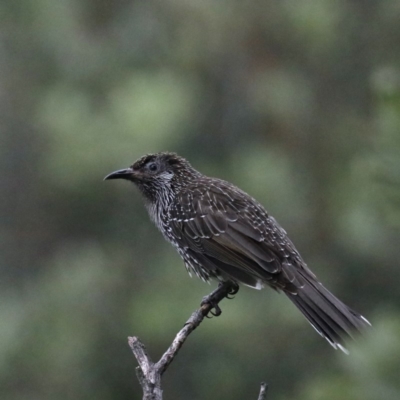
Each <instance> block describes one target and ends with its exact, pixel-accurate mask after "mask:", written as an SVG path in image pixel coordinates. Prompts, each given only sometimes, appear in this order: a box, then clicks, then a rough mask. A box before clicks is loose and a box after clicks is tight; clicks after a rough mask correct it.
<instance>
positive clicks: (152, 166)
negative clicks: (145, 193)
mask: <svg viewBox="0 0 400 400" xmlns="http://www.w3.org/2000/svg"><path fill="white" fill-rule="evenodd" d="M147 168H148V169H149V171H151V172H156V171H157V169H158V166H157V164H156V163H151V164H149V165H148V167H147Z"/></svg>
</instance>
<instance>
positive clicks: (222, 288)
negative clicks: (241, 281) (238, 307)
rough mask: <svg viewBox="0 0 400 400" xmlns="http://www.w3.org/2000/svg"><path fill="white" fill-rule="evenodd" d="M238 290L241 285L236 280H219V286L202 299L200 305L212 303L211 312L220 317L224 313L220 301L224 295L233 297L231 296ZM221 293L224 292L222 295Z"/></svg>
mask: <svg viewBox="0 0 400 400" xmlns="http://www.w3.org/2000/svg"><path fill="white" fill-rule="evenodd" d="M238 291H239V285H238V284H237V283H235V282H231V281H226V282H219V284H218V287H217V288H216V289H215V290H214V291H213V292H212V293H210V294H209V295H207V296H204V297H203V300H202V301H201V303H200V305H201V306H203V305H204V304H210V305H211V306H212V309H211V311H210V313H211V314H212V315H214V316H215V317H218V316H219V315H221V313H222V311H221V308H220V307H219V305H218V303H219V302H220V301H221V300H222V299H223V298H224V297H226V298H228V299H232V298H233V297H230V296H233V295H235V294H236V293H237V292H238ZM221 294H223V296H222V297H221ZM212 310H214V311H212Z"/></svg>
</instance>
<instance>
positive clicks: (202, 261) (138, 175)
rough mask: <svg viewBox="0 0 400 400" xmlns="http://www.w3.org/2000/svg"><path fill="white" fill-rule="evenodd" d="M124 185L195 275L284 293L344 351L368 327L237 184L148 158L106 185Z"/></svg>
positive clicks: (173, 159)
mask: <svg viewBox="0 0 400 400" xmlns="http://www.w3.org/2000/svg"><path fill="white" fill-rule="evenodd" d="M117 178H123V179H127V180H130V181H132V182H133V183H135V184H136V185H137V186H138V188H139V189H140V191H141V193H142V194H143V197H144V199H145V204H146V207H147V209H148V212H149V215H150V217H151V219H152V220H153V221H154V222H155V224H156V225H157V227H158V228H159V230H160V231H161V232H162V234H163V235H164V237H165V238H166V239H167V240H168V241H169V242H171V243H172V244H173V246H175V248H176V249H177V251H178V253H179V254H180V256H181V257H182V258H183V260H184V263H185V266H186V268H187V270H188V271H189V273H191V272H194V273H195V274H196V275H197V276H198V277H199V278H201V279H203V280H204V281H209V280H210V279H211V278H216V279H218V280H220V281H232V282H235V283H243V284H245V285H247V286H250V287H253V288H256V289H261V288H262V287H264V286H265V285H267V286H270V287H272V288H273V289H275V290H279V291H283V292H284V293H285V294H286V295H287V296H288V297H289V299H290V300H291V301H292V302H293V303H294V304H295V305H296V306H297V307H298V308H299V310H300V311H301V312H302V313H303V315H304V316H305V317H306V318H307V320H308V321H309V322H310V323H311V325H312V326H313V327H314V328H315V329H316V330H317V332H318V333H320V334H321V335H322V336H323V337H325V338H326V339H327V340H328V342H329V343H330V344H331V345H332V346H333V347H335V348H340V349H341V350H343V351H346V350H345V348H344V341H345V340H346V339H347V338H349V337H352V336H353V333H355V332H358V331H361V330H363V329H364V328H365V327H366V326H367V325H369V322H368V321H367V320H366V319H365V318H364V317H362V316H361V315H360V314H358V313H356V312H354V311H353V310H351V309H350V308H349V307H347V306H346V305H345V304H344V303H342V302H341V301H340V300H339V299H337V298H336V297H335V296H334V295H333V294H331V293H330V292H329V291H328V290H327V289H326V288H325V287H324V286H323V285H322V284H321V283H320V282H319V281H318V280H317V278H316V276H315V275H314V274H313V273H312V272H311V271H310V269H309V268H308V267H307V265H306V263H305V262H304V261H303V259H302V257H301V256H300V254H299V252H298V251H297V250H296V248H295V247H294V245H293V243H292V242H291V241H290V239H289V238H288V236H287V234H286V232H285V231H284V230H283V229H282V228H281V227H280V226H279V224H278V223H277V222H276V221H275V219H274V218H273V217H271V216H270V215H268V213H267V211H266V210H265V209H264V207H263V206H262V205H261V204H260V203H258V202H257V201H256V200H255V199H253V198H252V197H250V196H249V195H248V194H247V193H245V192H243V191H242V190H240V189H239V188H237V187H236V186H234V185H232V184H231V183H228V182H226V181H223V180H221V179H216V178H210V177H207V176H205V175H202V174H201V173H200V172H198V171H196V170H195V169H194V168H193V167H192V166H191V165H190V164H189V162H188V161H187V160H185V159H184V158H182V157H180V156H178V155H176V154H174V153H158V154H150V155H146V156H144V157H142V158H141V159H139V160H138V161H136V162H135V163H134V164H133V165H132V166H131V167H130V168H128V169H124V170H120V171H116V172H114V173H112V174H110V175H108V176H107V177H106V178H105V179H117Z"/></svg>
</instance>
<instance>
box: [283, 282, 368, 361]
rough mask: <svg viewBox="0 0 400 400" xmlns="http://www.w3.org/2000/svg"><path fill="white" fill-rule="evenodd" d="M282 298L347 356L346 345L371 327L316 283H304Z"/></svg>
mask: <svg viewBox="0 0 400 400" xmlns="http://www.w3.org/2000/svg"><path fill="white" fill-rule="evenodd" d="M285 294H286V295H287V296H288V297H289V299H290V300H291V301H292V302H293V303H294V304H295V305H296V307H297V308H298V309H299V310H300V311H301V312H302V313H303V315H304V316H305V317H306V318H307V320H308V322H309V323H310V324H311V325H312V326H313V327H314V329H315V330H316V331H317V332H318V333H319V334H320V335H321V336H323V337H324V338H325V339H326V340H327V341H328V342H329V343H330V344H331V345H332V346H333V347H334V348H335V349H338V348H339V349H340V350H342V351H343V352H345V353H346V354H348V351H347V349H346V348H345V347H344V343H345V341H346V340H347V339H349V338H351V339H352V338H353V335H354V334H357V333H358V332H361V331H363V330H364V329H365V328H366V327H368V326H370V325H371V324H370V323H369V322H368V321H367V319H365V318H364V317H363V316H362V315H360V314H358V313H356V312H355V311H353V310H352V309H351V308H349V307H347V306H346V305H345V304H344V303H342V302H341V301H340V300H339V299H338V298H336V297H335V296H334V295H333V294H332V293H331V292H329V290H328V289H326V288H325V287H324V286H323V285H322V284H321V283H319V282H317V281H316V280H314V281H313V280H311V279H307V280H306V281H305V282H304V286H303V287H302V288H299V289H298V290H297V294H293V293H289V292H285Z"/></svg>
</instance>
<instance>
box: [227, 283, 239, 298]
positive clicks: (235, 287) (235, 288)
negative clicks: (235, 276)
mask: <svg viewBox="0 0 400 400" xmlns="http://www.w3.org/2000/svg"><path fill="white" fill-rule="evenodd" d="M238 291H239V285H238V284H234V285H232V286H231V290H230V291H229V293H228V294H227V295H226V298H227V299H229V300H232V299H233V298H234V297H235V294H236V293H237V292H238Z"/></svg>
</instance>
